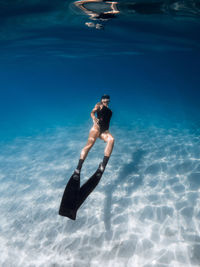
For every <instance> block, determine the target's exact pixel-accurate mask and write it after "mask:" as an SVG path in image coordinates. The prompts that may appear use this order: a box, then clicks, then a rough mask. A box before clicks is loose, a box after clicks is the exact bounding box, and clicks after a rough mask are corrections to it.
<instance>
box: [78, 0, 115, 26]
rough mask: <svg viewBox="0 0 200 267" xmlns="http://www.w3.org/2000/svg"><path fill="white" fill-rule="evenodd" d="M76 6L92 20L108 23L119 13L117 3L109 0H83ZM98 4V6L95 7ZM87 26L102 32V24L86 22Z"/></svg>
mask: <svg viewBox="0 0 200 267" xmlns="http://www.w3.org/2000/svg"><path fill="white" fill-rule="evenodd" d="M74 4H75V6H77V7H78V8H79V9H81V10H82V11H83V12H84V13H85V14H87V15H88V16H89V18H90V19H91V20H99V21H107V20H110V19H113V18H115V17H116V15H117V14H118V13H119V10H118V9H117V2H114V1H107V0H81V1H76V2H74ZM95 4H96V5H95ZM85 25H86V26H88V27H90V28H93V27H95V28H96V29H98V30H100V29H103V28H104V26H103V24H102V23H96V24H95V23H94V22H86V23H85Z"/></svg>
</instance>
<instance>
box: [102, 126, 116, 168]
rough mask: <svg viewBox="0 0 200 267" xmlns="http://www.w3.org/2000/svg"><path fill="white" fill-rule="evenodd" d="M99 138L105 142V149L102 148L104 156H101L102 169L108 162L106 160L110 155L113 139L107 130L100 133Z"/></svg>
mask: <svg viewBox="0 0 200 267" xmlns="http://www.w3.org/2000/svg"><path fill="white" fill-rule="evenodd" d="M99 138H101V139H102V140H104V141H105V142H106V143H107V145H106V147H105V150H104V158H103V162H102V165H103V169H105V167H106V165H107V163H108V160H109V158H110V155H111V153H112V150H113V146H114V142H115V139H114V137H113V136H112V135H111V133H109V131H106V132H104V133H102V134H101V135H100V136H99Z"/></svg>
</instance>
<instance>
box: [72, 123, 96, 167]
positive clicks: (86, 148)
mask: <svg viewBox="0 0 200 267" xmlns="http://www.w3.org/2000/svg"><path fill="white" fill-rule="evenodd" d="M98 136H99V130H97V129H96V128H94V127H92V128H91V130H90V132H89V137H88V141H87V144H86V145H85V146H84V148H83V149H82V151H81V155H80V160H79V163H78V166H77V168H76V170H78V171H79V172H80V170H81V168H82V164H83V162H84V160H85V158H86V157H87V154H88V152H89V151H90V149H91V148H92V146H93V145H94V143H95V141H96V139H97V137H98Z"/></svg>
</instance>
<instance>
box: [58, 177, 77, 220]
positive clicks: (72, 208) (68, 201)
mask: <svg viewBox="0 0 200 267" xmlns="http://www.w3.org/2000/svg"><path fill="white" fill-rule="evenodd" d="M79 190H80V174H75V173H74V174H73V175H72V176H71V178H70V179H69V181H68V183H67V185H66V187H65V191H64V193H63V197H62V200H61V204H60V208H59V214H60V215H61V216H65V217H68V218H70V219H72V220H76V212H77V202H78V200H79Z"/></svg>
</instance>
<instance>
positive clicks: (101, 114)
mask: <svg viewBox="0 0 200 267" xmlns="http://www.w3.org/2000/svg"><path fill="white" fill-rule="evenodd" d="M109 102H110V96H109V95H103V96H102V97H101V102H99V103H97V104H96V105H95V107H94V109H93V110H92V112H91V117H92V119H93V122H94V125H93V127H92V128H91V130H90V133H89V137H88V141H87V144H86V145H85V147H84V148H83V149H82V151H81V155H80V159H79V163H78V166H77V168H76V170H75V173H77V174H80V171H81V168H82V164H83V162H84V160H85V158H86V157H87V154H88V152H89V151H90V149H91V148H92V146H93V145H94V143H95V141H96V139H97V138H98V137H99V138H100V139H102V140H104V141H105V142H106V143H107V145H106V147H105V151H104V158H103V162H101V163H100V165H99V169H100V170H101V171H102V172H103V171H104V169H105V167H106V165H107V163H108V160H109V157H110V155H111V153H112V149H113V146H114V137H113V136H112V135H111V134H110V132H109V130H108V129H109V124H110V119H111V116H112V111H111V110H110V109H109V108H108V104H109ZM95 113H97V117H95Z"/></svg>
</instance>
